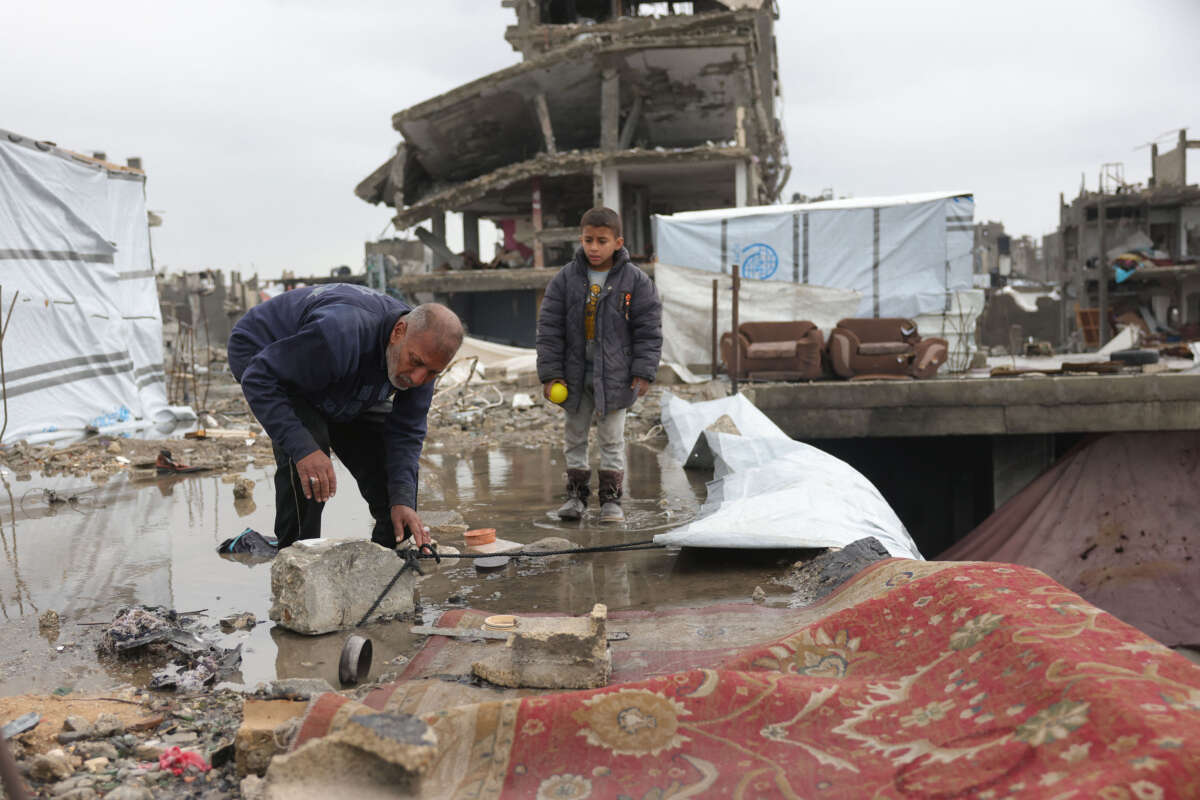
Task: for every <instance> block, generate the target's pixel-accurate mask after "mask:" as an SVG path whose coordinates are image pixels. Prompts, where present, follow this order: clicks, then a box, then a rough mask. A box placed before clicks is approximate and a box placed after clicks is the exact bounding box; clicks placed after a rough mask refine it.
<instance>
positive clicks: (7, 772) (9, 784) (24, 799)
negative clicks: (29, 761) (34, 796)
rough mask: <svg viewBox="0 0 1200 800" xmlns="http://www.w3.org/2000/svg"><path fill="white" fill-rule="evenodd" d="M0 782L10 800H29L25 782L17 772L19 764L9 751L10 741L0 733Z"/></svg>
mask: <svg viewBox="0 0 1200 800" xmlns="http://www.w3.org/2000/svg"><path fill="white" fill-rule="evenodd" d="M0 782H2V783H3V784H4V791H5V792H6V793H7V794H8V797H9V800H29V792H28V790H27V789H26V787H25V780H24V779H23V778H22V777H21V773H20V772H19V771H18V770H17V762H16V760H15V759H14V758H13V755H12V751H11V750H9V749H8V739H6V738H5V737H4V734H2V733H0Z"/></svg>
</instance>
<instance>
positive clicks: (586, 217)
mask: <svg viewBox="0 0 1200 800" xmlns="http://www.w3.org/2000/svg"><path fill="white" fill-rule="evenodd" d="M588 226H591V227H593V228H608V229H610V230H611V231H612V232H613V235H614V236H616V237H618V238H619V237H620V236H621V215H620V214H618V213H617V212H615V211H613V210H612V209H611V208H605V207H604V206H597V207H596V208H592V209H588V210H587V211H585V212H584V213H583V219H581V220H579V227H580V228H585V227H588Z"/></svg>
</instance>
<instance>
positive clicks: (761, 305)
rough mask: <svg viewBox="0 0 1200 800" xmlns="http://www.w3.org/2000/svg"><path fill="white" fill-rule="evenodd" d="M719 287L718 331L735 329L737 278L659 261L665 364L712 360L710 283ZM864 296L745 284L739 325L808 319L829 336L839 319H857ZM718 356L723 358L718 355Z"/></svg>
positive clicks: (763, 283) (657, 275)
mask: <svg viewBox="0 0 1200 800" xmlns="http://www.w3.org/2000/svg"><path fill="white" fill-rule="evenodd" d="M714 279H716V280H717V282H718V287H717V329H718V331H720V332H724V331H728V330H730V329H731V327H732V317H731V314H732V302H733V300H732V296H733V279H732V277H731V276H729V275H719V274H714V273H712V272H706V271H704V270H698V269H689V268H687V267H676V266H671V265H670V264H664V263H661V262H660V263H657V264H656V265H655V267H654V283H655V285H656V286H657V288H658V295H659V297H661V298H662V305H663V313H662V326H663V351H662V360H663V361H664V362H665V363H667V364H671V365H672V366H675V365H680V366H683V367H687V366H689V365H691V366H699V365H704V364H710V363H711V362H712V282H713V280H714ZM860 301H861V296H860V295H859V293H858V292H856V291H854V290H852V289H830V288H826V287H823V286H806V285H803V284H801V285H790V284H780V283H778V282H774V281H743V282H742V284H741V288H740V295H739V298H738V316H739V321H740V322H789V321H791V320H808V321H809V322H811V323H813V324H814V325H816V326H817V327H818V328H820V329H821V333H822V334H824V335H825V337H826V338H828V337H829V332H830V331H832V330H833V328H834V327H835V326H836V325H837V323H838V320H840V319H842V318H844V317H850V316H853V315H854V313H855V311H856V310H857V309H858V306H859V303H860ZM718 358H719V356H718Z"/></svg>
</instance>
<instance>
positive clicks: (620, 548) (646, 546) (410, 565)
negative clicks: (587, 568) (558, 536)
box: [354, 539, 666, 628]
mask: <svg viewBox="0 0 1200 800" xmlns="http://www.w3.org/2000/svg"><path fill="white" fill-rule="evenodd" d="M665 547H666V545H665V544H655V543H654V540H653V539H646V540H645V541H641V542H625V543H624V544H606V545H599V546H597V547H578V548H575V549H574V550H542V551H538V552H536V553H525V552H521V551H513V552H509V553H439V552H438V551H437V545H434V544H423V545H421V546H420V547H419V548H415V547H408V548H405V549H403V550H397V551H396V555H398V556H400V557H401V558H403V559H404V566H402V567H401V568H400V570H399V571H398V572H397V573H396V574H395V575H394V576H392V579H391V580H390V581H388V585H387V586H385V587H384V589H383V591H382V592H380V593H379V597H376V598H375V602H374V603H372V604H371V607H370V608H369V609H367V613H366V614H363V617H362V619H360V620H359V621H358V624H357V625H355V626H354V627H356V628H361V627H362V626H363V624H364V623H365V622H366V621H367V620H368V619H370V618H371V615H372V614H374V613H375V609H377V608H379V604H380V603H382V602H383V598H385V597H387V595H388V592H390V591H391V590H392V587H393V586H395V585H396V581H398V580H400V576H401V575H403V574H404V573H405V572H407V571H408V570H409V569H414V570H416V571H417V574H418V575H424V574H425V573H424V572H423V571H422V570H421V565H420V562H421V560H422V559H430V558H432V559H433V560H434V561H436V562H437V563H438V564H440V563H442V559H443V558H495V557H496V556H507V557H508V558H521V557H525V558H535V557H536V558H540V557H543V556H565V555H572V554H574V553H623V552H625V551H627V550H657V549H660V548H665ZM426 550H428V551H429V552H428V553H426V552H425V551H426Z"/></svg>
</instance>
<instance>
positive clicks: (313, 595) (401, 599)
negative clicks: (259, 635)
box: [270, 539, 417, 635]
mask: <svg viewBox="0 0 1200 800" xmlns="http://www.w3.org/2000/svg"><path fill="white" fill-rule="evenodd" d="M403 565H404V562H403V561H401V560H400V559H399V558H397V557H396V554H395V551H393V550H389V549H388V548H386V547H381V546H380V545H377V544H375V543H374V542H370V541H367V540H364V539H309V540H301V541H299V542H296V543H295V544H293V545H292V546H291V547H285V548H283V549H282V550H280V551H279V555H278V556H276V558H275V562H274V563H273V564H272V565H271V595H272V598H273V599H272V603H271V612H270V617H271V619H273V620H274V621H276V622H278V623H279V624H280V625H281V626H283V627H285V628H287V629H289V630H292V631H295V632H297V633H304V634H309V635H314V634H319V633H330V632H332V631H338V630H345V629H348V628H353V627H354V626H355V625H357V624H358V622H359V620H361V619H362V617H363V615H364V614H366V613H367V610H368V609H370V607H371V604H372V603H374V602H375V598H377V597H379V595H380V593H381V592H383V590H384V589H385V588H387V585H388V584H389V583H390V582H391V581H392V579H393V578H394V577H395V576H396V572H397V571H398V570H399V569H400V568H401V567H402V566H403ZM416 579H417V573H416V572H415V571H413V570H408V571H406V572H405V573H404V574H403V575H401V576H400V579H399V580H397V581H396V583H395V585H394V586H392V588H391V591H389V592H388V593H387V596H386V597H384V598H383V601H382V602H381V603H380V604H379V607H378V608H376V609H375V611H374V612H373V613H372V616H371V619H373V620H376V619H380V618H387V617H395V616H399V615H401V614H407V613H409V612H411V611H412V610H413V607H414V603H413V587H414V586H415V585H416Z"/></svg>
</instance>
